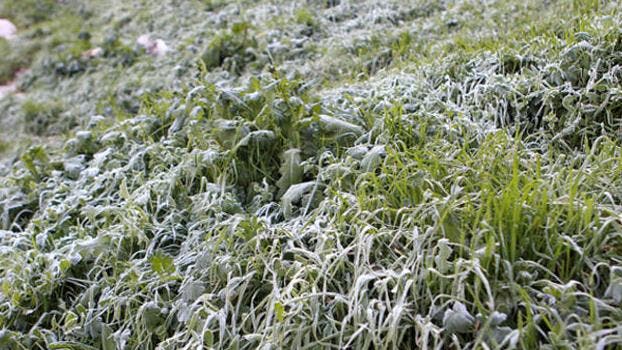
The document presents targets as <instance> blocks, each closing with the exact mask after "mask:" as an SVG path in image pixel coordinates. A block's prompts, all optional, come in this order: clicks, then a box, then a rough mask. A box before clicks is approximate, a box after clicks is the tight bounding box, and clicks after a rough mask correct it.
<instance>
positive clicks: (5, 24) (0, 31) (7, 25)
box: [0, 18, 17, 40]
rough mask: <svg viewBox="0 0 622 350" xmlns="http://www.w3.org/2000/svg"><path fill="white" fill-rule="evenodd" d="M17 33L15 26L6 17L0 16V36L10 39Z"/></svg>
mask: <svg viewBox="0 0 622 350" xmlns="http://www.w3.org/2000/svg"><path fill="white" fill-rule="evenodd" d="M15 34H17V27H15V25H14V24H13V23H12V22H11V21H9V20H8V19H4V18H0V38H5V39H7V40H11V39H13V38H14V37H15Z"/></svg>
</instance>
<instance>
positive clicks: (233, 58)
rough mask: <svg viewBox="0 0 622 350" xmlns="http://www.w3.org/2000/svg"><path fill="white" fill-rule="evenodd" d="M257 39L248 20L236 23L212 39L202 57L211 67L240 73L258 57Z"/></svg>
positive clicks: (207, 65)
mask: <svg viewBox="0 0 622 350" xmlns="http://www.w3.org/2000/svg"><path fill="white" fill-rule="evenodd" d="M256 49H257V41H256V39H255V38H254V37H253V36H252V33H251V27H250V24H249V23H248V22H237V23H234V24H233V25H232V26H231V28H229V29H226V30H224V31H221V32H220V33H218V34H217V35H216V36H215V37H214V38H213V39H211V41H210V43H209V45H208V46H207V49H206V50H205V51H204V53H203V55H202V57H201V59H202V61H203V62H204V64H205V66H206V67H207V68H209V69H213V68H216V67H223V68H224V69H226V70H228V71H231V72H233V73H236V74H239V73H241V72H242V70H244V68H245V66H246V65H248V64H249V63H251V62H252V61H254V60H255V59H256V58H257V55H258V53H257V52H256Z"/></svg>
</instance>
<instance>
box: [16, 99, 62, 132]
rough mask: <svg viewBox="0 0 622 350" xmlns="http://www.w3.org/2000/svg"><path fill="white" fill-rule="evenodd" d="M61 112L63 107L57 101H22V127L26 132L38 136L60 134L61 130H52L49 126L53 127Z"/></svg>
mask: <svg viewBox="0 0 622 350" xmlns="http://www.w3.org/2000/svg"><path fill="white" fill-rule="evenodd" d="M62 111H63V107H62V105H61V104H60V103H59V102H57V101H51V102H38V101H33V100H26V101H24V102H23V103H22V113H23V115H24V118H25V120H24V122H25V124H24V125H25V127H26V131H27V132H29V133H31V134H34V135H38V136H42V135H46V134H48V135H49V134H50V133H58V132H60V131H61V130H54V129H52V128H50V126H51V125H54V124H55V123H56V122H57V121H58V120H59V119H60V118H61V115H60V114H61V112H62Z"/></svg>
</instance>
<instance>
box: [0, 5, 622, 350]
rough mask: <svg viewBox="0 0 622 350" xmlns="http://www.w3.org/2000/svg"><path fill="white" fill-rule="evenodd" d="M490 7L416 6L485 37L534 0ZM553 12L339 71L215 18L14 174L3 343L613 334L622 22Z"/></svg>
mask: <svg viewBox="0 0 622 350" xmlns="http://www.w3.org/2000/svg"><path fill="white" fill-rule="evenodd" d="M475 4H476V3H475V2H469V1H464V2H456V3H455V4H454V6H455V7H452V6H447V7H444V8H428V7H425V6H423V5H422V6H423V7H416V9H417V11H414V10H413V11H408V12H403V16H405V17H402V19H401V20H404V19H403V18H409V19H410V20H412V21H413V23H415V24H417V23H420V22H418V21H422V22H425V21H427V20H428V19H429V20H431V21H442V23H455V22H454V20H453V18H451V17H452V16H451V15H453V14H454V13H456V12H454V11H458V12H463V13H465V18H466V19H470V20H473V21H476V20H483V22H477V23H487V24H485V25H484V28H488V29H491V28H494V26H495V25H497V24H498V23H499V21H501V20H502V19H503V18H506V17H504V15H507V16H510V12H511V11H512V9H515V8H516V7H520V6H521V4H519V3H518V2H516V3H515V2H511V1H503V2H498V5H499V10H498V12H493V13H492V16H493V17H495V16H496V17H495V19H492V20H491V19H490V18H489V17H486V16H487V15H486V11H481V9H479V10H478V9H477V8H473V9H471V10H469V6H475ZM530 4H531V5H530ZM208 5H209V6H211V7H215V8H219V9H221V8H222V7H221V6H224V5H222V4H220V3H219V2H209V4H208ZM324 5H326V6H325V7H324V6H323V7H321V8H317V9H314V8H311V10H307V11H297V12H292V16H291V17H292V18H293V19H294V20H295V23H296V24H292V25H293V26H294V27H296V26H298V25H300V26H302V27H300V30H308V27H314V28H315V29H314V30H321V28H322V25H321V23H322V19H316V18H315V17H314V14H315V13H316V12H315V11H317V12H318V13H320V12H321V11H324V8H329V9H330V8H333V7H339V6H341V5H335V4H333V3H332V2H330V4H329V2H327V3H326V4H324ZM346 5H347V4H346ZM532 5H533V6H532ZM562 5H570V6H571V7H572V9H573V12H571V13H570V14H568V15H566V16H568V18H566V17H563V18H562V20H563V21H566V22H562V23H563V24H564V25H559V26H560V27H557V26H558V24H557V23H558V22H557V21H552V20H551V21H550V22H548V21H549V20H548V19H547V18H545V19H543V20H542V22H539V21H536V20H533V22H534V27H536V29H533V30H528V31H524V28H525V27H523V26H521V25H517V27H518V28H519V29H518V30H517V31H516V32H512V33H510V34H509V35H508V36H506V37H503V36H496V35H489V34H490V33H488V32H486V31H485V30H483V29H482V28H481V27H478V26H477V25H475V24H473V26H472V27H471V26H468V25H465V27H463V29H459V30H458V29H456V30H457V31H455V32H452V31H453V30H454V29H451V28H453V27H454V24H451V25H450V26H448V27H447V26H446V27H443V28H446V29H442V31H443V32H442V33H437V34H434V33H432V34H430V33H428V34H429V35H430V37H434V38H439V40H438V42H437V43H438V45H436V44H430V45H429V46H425V48H424V49H421V48H422V46H420V45H419V44H418V43H419V42H420V38H418V37H417V36H416V35H419V34H411V33H407V32H402V33H399V34H398V35H397V36H396V37H394V38H392V39H390V40H388V41H387V42H385V41H384V40H385V39H384V38H383V37H382V36H380V35H379V36H378V37H376V38H372V39H370V41H369V42H370V43H371V45H367V44H365V45H362V47H361V48H360V49H357V50H355V51H356V52H358V56H356V57H355V58H354V60H355V61H356V60H358V59H359V58H360V61H357V62H361V66H360V67H359V68H360V69H359V68H356V69H359V70H358V71H357V72H354V73H355V74H352V73H353V72H351V71H347V70H345V71H343V72H341V73H340V74H338V75H336V76H334V77H332V78H327V79H326V81H325V82H324V83H325V84H326V85H324V86H322V84H320V85H313V84H310V83H309V76H308V75H306V73H305V72H304V71H302V69H301V71H292V70H289V69H288V65H287V62H285V61H282V62H281V63H282V66H278V65H276V63H278V62H279V60H278V56H277V58H275V57H271V58H268V60H267V62H264V61H263V59H264V58H262V57H261V55H259V56H256V52H253V50H255V49H256V48H257V47H258V46H259V44H257V42H258V41H255V40H251V39H249V38H250V37H247V36H246V35H249V34H248V33H246V32H247V31H252V30H253V29H252V28H251V26H247V25H243V24H237V25H226V26H224V28H223V29H222V31H221V32H220V35H219V36H216V37H215V38H214V39H213V40H212V41H210V43H209V47H211V48H215V47H217V48H218V50H215V51H213V52H208V53H209V54H210V55H213V56H210V57H208V58H209V60H204V62H203V64H200V65H199V68H198V73H197V74H196V76H195V79H194V80H193V81H192V82H191V83H188V86H184V87H179V88H178V89H172V90H166V91H158V92H150V93H147V94H145V95H144V96H143V98H142V99H141V102H140V105H139V106H138V107H136V110H134V111H132V110H128V109H125V108H123V106H117V107H116V108H118V109H113V111H114V114H115V118H107V117H105V116H95V117H92V118H90V119H89V120H88V121H87V122H85V123H84V126H83V127H81V128H79V129H78V130H76V131H75V132H72V133H71V137H70V138H69V139H68V140H67V141H66V143H65V145H64V147H63V149H62V150H52V151H48V150H46V149H45V148H44V147H40V146H39V147H32V148H30V149H28V150H27V151H25V152H24V153H23V154H22V155H21V157H20V161H19V162H17V163H16V164H14V166H13V167H12V169H11V173H10V174H9V175H8V176H5V177H2V178H1V180H0V209H2V211H1V214H2V216H1V217H0V225H1V226H2V231H0V242H1V246H0V249H1V250H0V273H1V274H2V276H3V278H2V285H1V286H0V287H1V288H2V294H1V295H0V325H1V326H2V331H1V333H0V345H2V346H4V347H7V348H9V349H13V348H15V349H22V348H33V349H36V348H41V349H45V348H86V349H90V348H103V349H123V348H130V349H143V348H144V349H150V348H155V347H156V346H159V347H160V348H165V349H178V348H187V349H191V348H197V347H207V348H245V349H246V348H248V349H253V348H263V347H273V348H355V349H369V348H405V349H406V348H480V347H482V348H483V347H488V348H522V349H533V348H541V347H551V348H556V347H562V348H563V347H571V348H586V349H588V348H595V347H598V346H607V345H613V344H616V343H619V341H620V338H619V337H620V336H619V331H620V324H621V321H622V312H621V311H620V310H619V306H620V303H621V302H622V284H621V283H622V269H621V268H620V261H621V260H622V236H621V235H622V217H621V210H622V209H621V205H622V176H620V174H621V173H622V145H621V143H620V142H621V137H622V134H620V130H621V129H620V128H621V125H622V121H621V120H620V107H621V104H620V103H622V102H621V100H620V91H619V87H618V86H619V80H620V78H622V77H621V76H620V66H621V64H622V62H621V61H620V49H621V47H620V43H621V42H622V41H621V40H622V39H621V38H622V37H621V36H620V31H619V26H618V24H619V23H620V13H619V10H618V9H617V8H616V7H614V6H611V5H610V6H606V4H604V5H603V4H602V3H599V2H597V1H589V2H579V1H572V2H568V1H562V2H558V3H555V6H562ZM344 6H345V5H344ZM539 6H540V5H538V4H535V5H534V4H532V3H529V4H528V5H524V7H521V8H522V11H524V12H522V13H520V15H517V16H518V17H514V18H522V19H523V21H525V23H527V22H529V17H528V15H531V16H535V15H536V13H537V11H539V10H543V9H542V8H541V7H539ZM551 6H552V7H551V8H549V9H548V10H547V11H553V10H555V9H556V7H554V6H553V5H551ZM225 8H226V7H225ZM384 9H386V8H385V7H382V8H381V10H384ZM381 10H378V11H376V12H374V15H376V14H378V13H380V14H382V13H384V12H383V11H381ZM516 12H520V11H516ZM345 13H347V11H345ZM387 13H388V14H389V15H387V16H386V18H385V17H382V16H380V17H378V18H380V19H378V20H379V21H384V20H387V21H389V19H393V20H394V21H396V23H399V21H400V19H399V16H398V15H399V14H400V13H402V12H399V11H396V12H395V13H394V12H391V11H389V10H387ZM396 13H397V15H396ZM404 13H405V14H404ZM546 13H548V14H552V13H551V12H546ZM553 13H554V12H553ZM336 14H339V12H336ZM336 14H335V15H334V16H333V17H331V20H334V21H336V20H337V17H336ZM359 15H361V16H363V14H359ZM396 16H397V17H396ZM469 16H473V18H470V17H469ZM478 16H479V17H478ZM445 17H447V18H445ZM396 18H397V19H396ZM487 20H490V21H489V22H487ZM389 22H390V21H389ZM318 23H319V24H318ZM426 23H427V22H426ZM474 23H475V22H474ZM486 26H490V27H486ZM539 26H541V27H539ZM450 29H451V31H450ZM445 30H447V31H446V32H445ZM479 32H481V33H482V36H481V37H480V38H478V39H476V40H470V37H469V36H470V35H472V34H473V33H479ZM236 33H244V34H243V35H242V36H241V37H238V38H240V41H236V40H232V38H233V37H235V34H236ZM404 33H406V34H404ZM452 33H453V34H452ZM436 35H438V36H436ZM251 37H252V35H251ZM225 39H226V40H225ZM504 43H505V44H504ZM228 45H229V46H228ZM418 45H419V46H418ZM344 47H345V49H346V50H349V49H350V48H348V47H347V45H346V44H344ZM387 47H388V48H389V53H388V54H386V55H385V54H383V50H384V51H386V50H385V48H387ZM247 49H249V50H247ZM420 49H421V50H420ZM377 55H379V56H377ZM350 57H351V56H348V57H347V58H345V59H344V60H343V61H338V62H336V66H339V65H340V64H345V63H347V62H350V61H349V59H350ZM373 57H384V58H382V59H379V60H376V61H373V60H374V58H373ZM389 57H390V59H389ZM439 57H442V59H438V58H439ZM251 58H252V59H251ZM385 58H386V59H387V60H386V61H383V60H384V59H385ZM432 58H437V59H434V60H433V59H432ZM305 59H307V58H305ZM370 59H371V60H372V62H375V63H372V64H371V65H369V64H366V63H365V62H369V60H370ZM225 61H227V62H229V63H228V64H230V66H227V67H222V66H223V65H224V64H225ZM262 62H263V63H262ZM268 63H273V64H272V65H270V66H269V65H268ZM253 65H257V66H262V65H265V67H264V68H262V69H264V71H263V74H260V75H259V77H257V78H254V79H248V80H246V81H239V84H238V85H237V86H236V87H232V86H229V85H227V84H222V83H220V82H214V80H215V76H214V75H210V72H212V71H213V70H214V69H216V70H218V68H217V67H220V68H224V69H225V70H231V72H233V73H235V74H241V75H244V71H245V70H246V69H251V70H252V69H253ZM275 65H276V66H275ZM392 69H393V70H392ZM398 69H399V72H396V70H398ZM328 71H330V70H327V71H324V72H328ZM359 73H363V75H366V76H372V77H371V78H367V77H363V76H359ZM353 77H354V78H356V79H353ZM354 80H363V82H362V83H361V82H353V81H354ZM328 86H337V87H336V88H334V89H332V90H328V89H327V87H328ZM22 108H23V111H24V112H25V113H26V114H28V115H31V116H32V120H35V121H36V120H39V119H43V120H49V115H47V114H46V113H49V111H53V110H54V106H52V105H45V104H42V103H41V102H36V101H27V103H25V104H24V105H22ZM56 108H57V109H61V108H62V106H57V107H56ZM56 114H59V115H60V114H61V112H58V113H56ZM36 125H39V124H36ZM49 128H50V127H49V126H48V125H41V130H42V131H43V132H44V131H45V130H48V129H49Z"/></svg>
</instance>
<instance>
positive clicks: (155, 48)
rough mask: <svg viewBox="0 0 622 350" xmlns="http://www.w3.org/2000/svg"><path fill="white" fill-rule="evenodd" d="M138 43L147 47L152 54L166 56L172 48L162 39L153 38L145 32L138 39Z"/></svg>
mask: <svg viewBox="0 0 622 350" xmlns="http://www.w3.org/2000/svg"><path fill="white" fill-rule="evenodd" d="M136 43H137V44H138V45H140V46H142V47H144V48H145V50H146V51H147V53H148V54H150V55H152V56H158V57H159V56H164V54H166V53H167V52H168V51H169V50H170V49H169V47H168V46H167V45H166V43H165V42H164V40H162V39H156V40H153V39H151V37H150V36H149V34H143V35H141V36H139V37H138V39H136Z"/></svg>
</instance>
